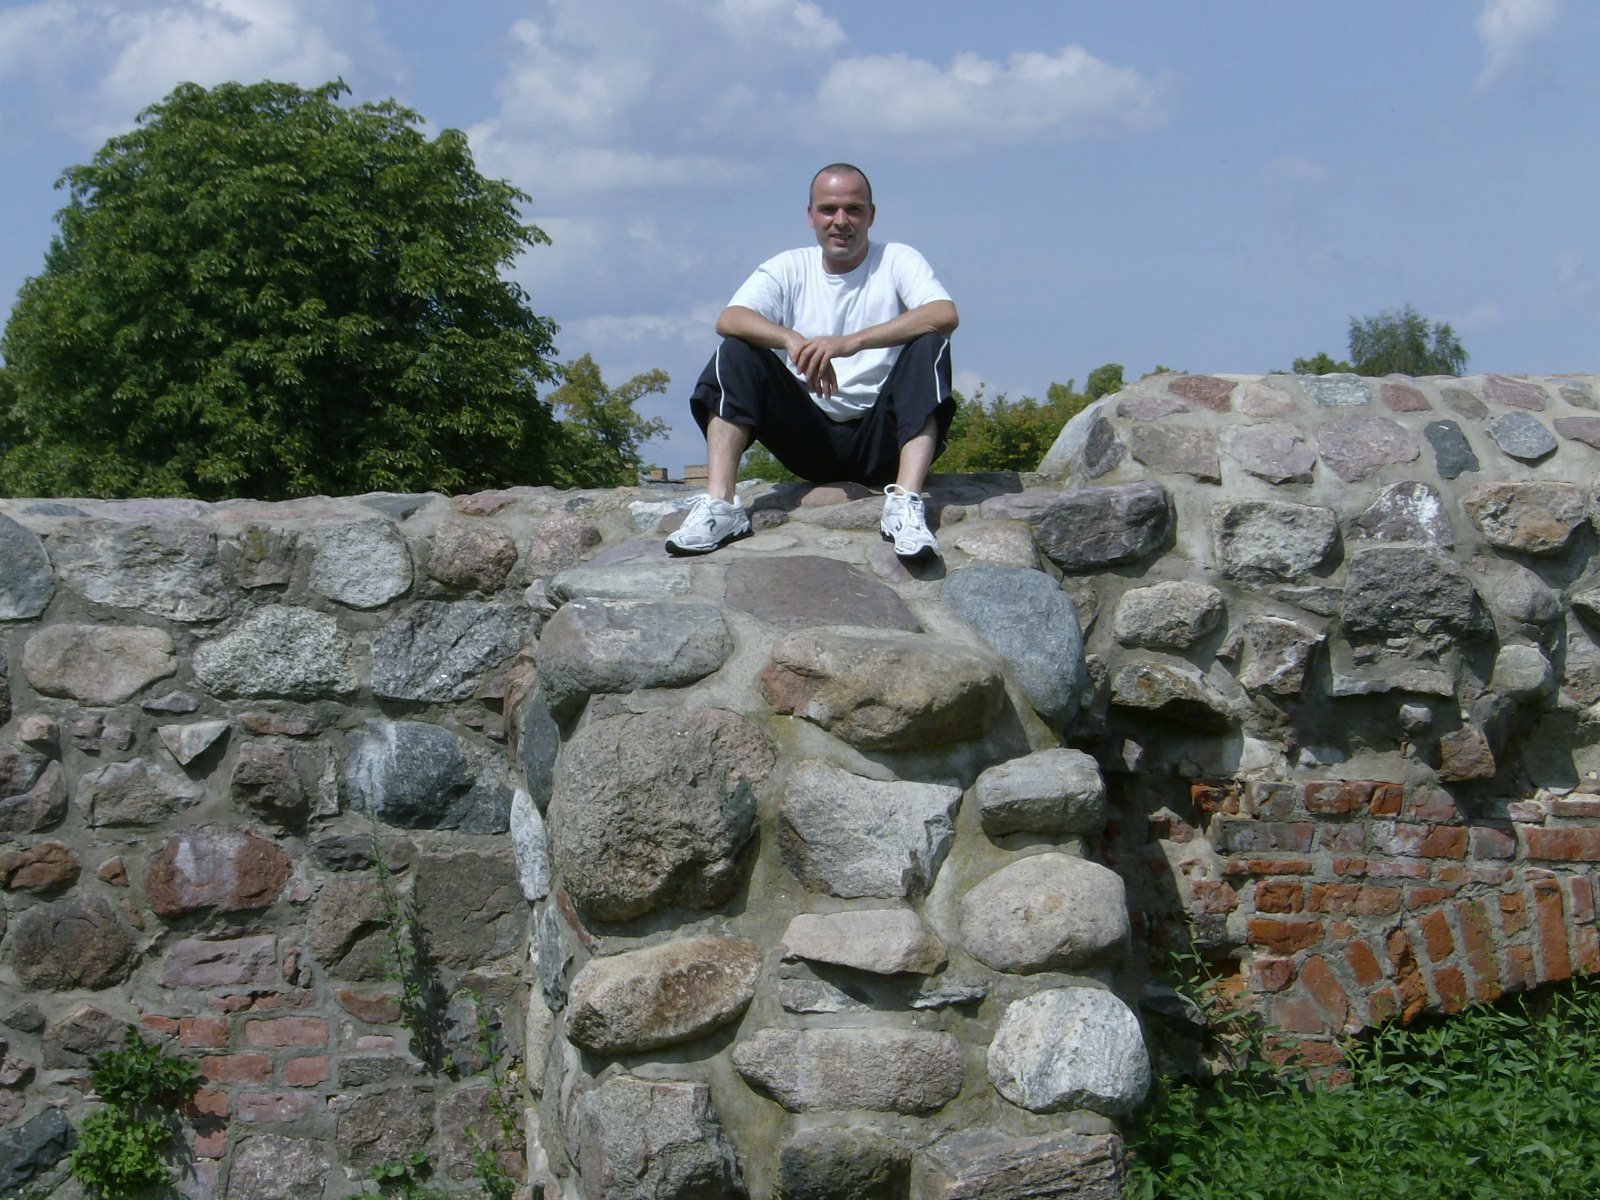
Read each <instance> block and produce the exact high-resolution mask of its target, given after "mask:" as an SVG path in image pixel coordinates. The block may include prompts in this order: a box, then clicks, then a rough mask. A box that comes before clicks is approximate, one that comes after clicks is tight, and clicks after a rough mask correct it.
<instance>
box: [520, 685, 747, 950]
mask: <svg viewBox="0 0 1600 1200" xmlns="http://www.w3.org/2000/svg"><path fill="white" fill-rule="evenodd" d="M773 761H774V756H773V750H772V746H771V744H770V743H769V742H768V741H767V738H766V735H765V734H763V733H762V732H761V731H760V730H759V729H758V728H757V727H756V726H755V725H753V724H752V723H751V722H749V721H747V720H746V719H745V718H743V717H741V716H739V715H737V714H736V713H731V712H727V711H725V710H722V709H714V708H712V709H695V710H692V711H689V712H682V711H679V710H677V709H672V710H663V711H655V712H649V713H642V714H628V715H623V716H618V717H608V718H605V719H602V720H597V721H594V722H592V723H590V724H589V725H586V726H584V727H583V728H582V729H580V730H579V731H578V732H577V733H576V734H574V735H573V737H572V739H571V740H570V741H569V742H568V743H567V745H566V749H565V750H564V751H563V753H562V757H561V761H560V764H559V767H558V769H557V772H556V779H555V787H554V793H553V796H552V799H551V801H550V808H549V810H548V812H547V813H546V820H547V821H548V822H549V829H550V840H551V858H552V861H553V862H554V864H555V866H556V870H557V872H558V874H559V876H560V877H561V879H562V881H563V886H564V887H565V888H566V891H567V893H568V895H569V896H570V897H571V898H572V900H573V902H574V903H575V904H577V906H578V907H579V908H580V909H582V910H583V911H584V912H585V913H587V914H588V915H589V916H591V917H593V918H595V919H597V920H602V921H624V920H628V919H630V918H632V917H637V916H642V915H643V914H645V913H647V912H651V911H653V910H655V909H658V908H661V907H663V906H665V905H668V904H683V905H687V906H688V907H691V908H715V907H716V906H718V905H720V904H722V903H723V902H724V901H725V900H727V899H728V898H729V897H731V896H732V895H733V894H734V892H735V891H736V890H737V889H738V888H739V886H740V884H741V883H742V882H743V881H744V878H745V873H746V870H747V867H748V862H747V855H746V854H745V850H746V848H747V846H748V845H749V842H750V839H751V838H752V837H753V836H754V834H755V815H756V811H755V810H756V803H755V789H756V788H757V787H759V786H760V785H761V783H762V782H763V781H764V780H765V779H766V777H767V774H768V773H769V772H770V771H771V770H772V765H773Z"/></svg>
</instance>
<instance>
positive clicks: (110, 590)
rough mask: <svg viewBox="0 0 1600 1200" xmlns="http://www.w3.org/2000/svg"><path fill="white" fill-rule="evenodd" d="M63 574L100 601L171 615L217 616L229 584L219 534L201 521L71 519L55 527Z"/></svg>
mask: <svg viewBox="0 0 1600 1200" xmlns="http://www.w3.org/2000/svg"><path fill="white" fill-rule="evenodd" d="M50 560H51V562H53V563H54V564H55V568H56V574H57V576H58V577H59V578H60V581H61V582H62V583H64V584H66V585H67V586H68V587H70V588H71V589H72V590H73V591H75V592H77V593H78V594H79V595H81V596H82V597H83V598H84V599H85V600H88V601H90V602H91V603H94V604H104V605H106V606H108V607H110V608H132V609H137V610H138V611H140V612H145V613H149V614H151V615H152V616H157V617H165V618H167V619H168V620H169V621H215V620H216V619H217V618H218V617H222V616H225V615H226V614H227V611H228V599H229V591H228V587H227V583H226V581H225V580H224V579H223V576H222V564H221V561H220V560H219V559H218V557H217V535H216V534H215V533H214V532H212V530H211V529H210V528H209V527H207V526H206V525H203V524H201V523H200V522H199V521H188V520H181V519H173V518H168V519H165V520H159V521H137V522H134V521H112V520H100V519H92V520H84V521H72V522H68V523H67V524H64V525H62V526H60V527H59V528H58V529H57V530H56V531H55V533H53V534H51V535H50Z"/></svg>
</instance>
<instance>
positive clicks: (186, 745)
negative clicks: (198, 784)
mask: <svg viewBox="0 0 1600 1200" xmlns="http://www.w3.org/2000/svg"><path fill="white" fill-rule="evenodd" d="M227 732H228V723H227V722H226V721H194V722H191V723H190V724H188V725H162V726H159V727H157V729H156V733H158V734H159V735H160V736H161V744H162V745H164V746H165V747H166V748H167V749H168V750H170V751H171V752H172V757H173V758H175V759H177V760H178V762H179V763H180V764H181V765H182V766H185V767H187V766H188V765H189V764H190V763H192V762H193V761H194V760H195V759H197V758H199V757H200V756H201V755H202V754H204V753H205V752H206V751H207V750H209V749H211V747H212V746H214V745H216V744H217V739H218V738H220V737H221V736H222V735H223V734H225V733H227Z"/></svg>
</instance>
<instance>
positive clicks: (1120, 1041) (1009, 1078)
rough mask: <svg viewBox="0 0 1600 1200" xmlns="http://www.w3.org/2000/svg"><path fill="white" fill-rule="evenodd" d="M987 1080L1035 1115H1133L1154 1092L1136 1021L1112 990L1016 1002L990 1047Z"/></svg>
mask: <svg viewBox="0 0 1600 1200" xmlns="http://www.w3.org/2000/svg"><path fill="white" fill-rule="evenodd" d="M988 1062H989V1080H990V1082H991V1083H993V1084H994V1087H995V1090H996V1091H998V1092H999V1093H1000V1094H1001V1095H1002V1096H1004V1097H1005V1098H1006V1099H1007V1100H1009V1101H1011V1103H1013V1104H1015V1105H1018V1106H1019V1107H1021V1108H1026V1109H1028V1110H1029V1111H1030V1112H1038V1113H1049V1112H1061V1111H1063V1110H1065V1109H1076V1108H1087V1109H1091V1110H1093V1111H1094V1112H1097V1113H1101V1114H1103V1115H1105V1116H1121V1115H1123V1114H1125V1113H1129V1112H1132V1111H1133V1109H1135V1108H1136V1107H1138V1105H1139V1104H1140V1102H1142V1101H1143V1100H1144V1097H1145V1093H1146V1092H1147V1091H1149V1089H1150V1056H1149V1055H1148V1054H1147V1053H1146V1052H1145V1048H1144V1036H1143V1035H1142V1034H1141V1033H1140V1031H1139V1020H1138V1018H1137V1017H1135V1016H1134V1015H1133V1012H1132V1010H1131V1009H1129V1008H1128V1006H1127V1005H1126V1004H1124V1003H1123V1002H1122V1001H1121V1000H1119V999H1118V998H1117V997H1116V995H1115V994H1113V993H1112V992H1108V991H1104V990H1102V989H1100V988H1087V987H1067V988H1049V989H1047V990H1045V991H1042V992H1035V993H1034V994H1033V995H1031V996H1027V997H1025V998H1023V999H1021V1000H1017V1001H1014V1002H1013V1003H1012V1004H1011V1006H1010V1007H1009V1008H1007V1009H1006V1013H1005V1016H1003V1017H1002V1018H1001V1019H1000V1025H999V1028H997V1029H996V1030H995V1035H994V1040H993V1041H992V1042H990V1043H989V1056H988Z"/></svg>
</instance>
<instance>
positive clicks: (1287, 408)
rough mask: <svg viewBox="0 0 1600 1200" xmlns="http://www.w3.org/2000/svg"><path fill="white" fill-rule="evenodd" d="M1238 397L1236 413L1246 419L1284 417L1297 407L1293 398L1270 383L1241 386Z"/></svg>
mask: <svg viewBox="0 0 1600 1200" xmlns="http://www.w3.org/2000/svg"><path fill="white" fill-rule="evenodd" d="M1238 395H1239V399H1238V403H1237V408H1238V411H1239V412H1241V413H1243V414H1244V415H1245V416H1247V417H1286V416H1288V415H1289V414H1290V413H1292V412H1293V411H1294V410H1295V408H1296V407H1297V405H1296V402H1295V398H1294V397H1293V396H1291V395H1289V393H1288V392H1287V391H1286V390H1284V389H1283V388H1280V387H1278V386H1277V385H1275V384H1271V383H1265V382H1251V383H1245V384H1242V385H1240V387H1239V392H1238Z"/></svg>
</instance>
